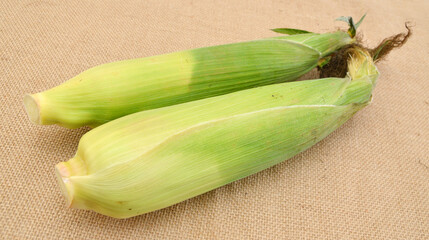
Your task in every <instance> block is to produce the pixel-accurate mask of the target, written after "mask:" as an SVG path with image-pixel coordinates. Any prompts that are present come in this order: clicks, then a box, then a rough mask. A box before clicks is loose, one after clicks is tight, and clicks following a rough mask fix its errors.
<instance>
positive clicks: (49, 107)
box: [24, 31, 354, 128]
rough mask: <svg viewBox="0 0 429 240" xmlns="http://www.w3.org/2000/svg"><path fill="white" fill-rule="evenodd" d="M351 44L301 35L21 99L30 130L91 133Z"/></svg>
mask: <svg viewBox="0 0 429 240" xmlns="http://www.w3.org/2000/svg"><path fill="white" fill-rule="evenodd" d="M352 42H354V39H352V38H350V36H349V35H348V34H347V33H345V32H341V31H338V32H334V33H326V34H316V33H307V34H300V35H292V36H282V37H275V38H268V39H262V40H256V41H249V42H242V43H234V44H228V45H220V46H213V47H206V48H199V49H192V50H187V51H182V52H176V53H171V54H165V55H159V56H153V57H147V58H141V59H132V60H125V61H119V62H114V63H108V64H103V65H100V66H97V67H94V68H91V69H89V70H87V71H85V72H82V73H81V74H79V75H77V76H76V77H74V78H72V79H70V80H68V81H66V82H65V83H63V84H61V85H59V86H57V87H54V88H52V89H50V90H47V91H44V92H41V93H37V94H32V95H27V96H25V98H24V104H25V107H26V109H27V113H28V115H29V117H30V119H31V120H32V121H33V122H35V123H37V124H59V125H62V126H64V127H67V128H76V127H81V126H85V125H88V126H93V127H94V126H98V125H101V124H103V123H106V122H108V121H111V120H113V119H116V118H119V117H121V116H125V115H128V114H131V113H135V112H138V111H143V110H148V109H154V108H160V107H165V106H170V105H175V104H179V103H184V102H189V101H193V100H198V99H203V98H208V97H213V96H218V95H223V94H227V93H231V92H235V91H238V90H243V89H249V88H253V87H257V86H264V85H268V84H273V83H280V82H287V81H292V80H295V79H297V78H298V77H300V76H301V75H303V74H304V73H306V72H308V71H310V70H311V69H313V68H314V67H315V66H317V64H318V61H319V60H321V59H322V58H323V57H325V56H327V55H329V54H331V53H332V52H334V51H335V50H337V49H339V48H341V47H343V46H344V45H347V44H350V43H352Z"/></svg>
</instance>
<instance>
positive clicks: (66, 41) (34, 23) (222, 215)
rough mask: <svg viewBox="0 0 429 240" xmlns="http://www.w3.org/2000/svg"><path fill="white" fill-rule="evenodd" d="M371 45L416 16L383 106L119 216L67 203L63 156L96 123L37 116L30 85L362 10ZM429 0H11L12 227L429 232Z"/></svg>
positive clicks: (6, 45) (130, 231) (8, 192)
mask: <svg viewBox="0 0 429 240" xmlns="http://www.w3.org/2000/svg"><path fill="white" fill-rule="evenodd" d="M365 12H368V15H367V18H366V19H365V21H364V22H363V24H362V25H361V27H360V29H359V30H360V32H362V33H363V35H364V39H365V43H366V44H368V45H369V46H374V45H375V44H377V43H378V42H379V41H380V40H381V39H382V38H383V37H386V36H390V35H392V34H395V33H399V32H402V31H404V30H405V28H404V22H405V21H407V20H411V21H413V22H414V23H415V25H416V26H415V27H414V36H413V37H412V38H411V39H410V41H409V42H408V43H407V44H406V45H405V46H403V47H402V48H401V49H397V50H395V51H394V52H392V53H391V54H390V55H389V56H388V57H387V59H386V60H385V61H384V62H381V63H380V64H379V65H378V67H379V70H380V72H381V77H380V79H379V82H378V85H377V88H376V90H375V94H374V101H373V104H372V105H370V106H369V107H367V108H365V109H364V110H362V111H361V112H359V113H358V114H357V115H355V116H354V117H353V118H352V119H351V120H350V121H349V122H347V123H346V124H345V125H344V126H343V127H341V128H340V129H338V130H337V131H335V132H334V133H333V134H331V135H330V136H329V137H327V138H326V139H325V140H323V141H322V142H320V143H319V144H317V145H316V146H314V147H313V148H311V149H310V150H308V151H306V152H304V153H302V154H299V155H298V156H296V157H294V158H292V159H290V160H288V161H286V162H284V163H282V164H279V165H277V166H275V167H273V168H270V169H268V170H266V171H263V172H261V173H258V174H255V175H253V176H251V177H248V178H246V179H243V180H241V181H238V182H235V183H232V184H230V185H228V186H225V187H222V188H219V189H217V190H214V191H211V192H209V193H207V194H204V195H202V196H199V197H196V198H193V199H191V200H188V201H186V202H183V203H180V204H177V205H175V206H172V207H169V208H167V209H163V210H160V211H156V212H153V213H149V214H146V215H142V216H138V217H134V218H131V219H126V220H116V219H113V218H109V217H105V216H102V215H100V214H96V213H94V212H89V211H83V210H74V209H68V208H67V207H66V205H65V201H64V199H63V197H62V196H61V193H60V190H59V187H58V186H57V183H56V178H55V175H54V165H55V164H56V163H58V162H59V161H64V160H67V159H68V158H70V157H71V156H72V155H73V154H74V152H75V150H76V146H77V143H78V141H79V138H80V137H81V136H82V134H84V133H85V132H86V131H87V130H88V129H78V130H68V129H64V128H61V127H57V126H36V125H34V124H32V123H30V121H29V120H28V119H27V116H26V114H25V111H24V108H23V104H22V99H23V95H24V94H25V93H34V92H38V91H42V90H45V89H48V88H51V87H53V86H55V85H58V84H60V83H62V82H64V81H65V80H67V79H69V78H71V77H73V76H74V75H76V74H78V73H80V72H81V71H83V70H85V69H88V68H90V67H92V66H95V65H98V64H102V63H106V62H111V61H117V60H121V59H128V58H136V57H145V56H151V55H156V54H162V53H168V52H173V51H178V50H184V49H189V48H195V47H203V46H210V45H216V44H224V43H231V42H239V41H245V40H253V39H258V38H263V37H270V36H276V35H277V34H276V33H273V32H270V31H269V29H270V28H275V27H296V28H302V29H307V30H310V31H315V32H326V31H332V30H335V29H336V28H338V27H345V25H344V24H343V23H340V22H334V21H333V19H335V18H336V17H338V16H340V15H346V16H349V15H351V16H354V17H355V18H358V17H360V16H361V15H363V14H364V13H365ZM428 13H429V2H428V1H425V0H414V1H385V0H380V1H362V0H360V1H319V0H313V1H268V0H267V1H250V0H249V1H235V0H234V1H209V0H207V1H206V0H204V1H197V0H195V1H192V0H180V1H179V0H177V1H176V0H174V1H159V0H158V1H157V0H153V1H137V0H135V1H119V0H118V1H116V0H96V1H89V0H88V1H54V0H43V1H36V0H32V1H19V0H15V1H12V0H1V2H0V87H1V88H0V93H1V94H0V97H1V108H0V111H1V118H0V185H1V187H0V239H429V120H428V119H429V78H428V76H429V71H428V66H427V64H428V62H429V52H428V49H429V40H428V39H429V30H428V24H429V17H428V15H429V14H428Z"/></svg>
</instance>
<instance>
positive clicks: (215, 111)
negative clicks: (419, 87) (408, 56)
mask: <svg viewBox="0 0 429 240" xmlns="http://www.w3.org/2000/svg"><path fill="white" fill-rule="evenodd" d="M352 53H353V54H352V57H351V58H350V59H349V62H348V65H349V66H348V67H349V74H348V76H347V77H345V78H325V79H317V80H307V81H299V82H289V83H281V84H275V85H269V86H264V87H258V88H254V89H248V90H243V91H239V92H235V93H230V94H227V95H222V96H218V97H212V98H207V99H202V100H198V101H193V102H188V103H184V104H179V105H174V106H169V107H164V108H158V109H153V110H149V111H144V112H139V113H135V114H131V115H128V116H126V117H123V118H120V119H117V120H114V121H111V122H109V123H107V124H105V125H102V126H100V127H97V128H95V129H93V130H91V131H89V132H88V133H86V134H85V135H84V136H83V137H82V139H81V141H80V142H79V147H78V151H77V153H76V155H75V156H74V157H73V158H72V159H71V160H69V161H68V162H62V163H59V164H58V165H57V166H56V171H57V176H58V180H59V183H60V185H61V188H62V191H63V194H64V196H65V197H66V199H67V201H68V204H69V205H70V206H71V207H74V208H80V209H90V210H94V211H96V212H98V213H101V214H104V215H108V216H111V217H115V218H128V217H132V216H136V215H139V214H143V213H147V212H151V211H154V210H157V209H161V208H164V207H168V206H170V205H172V204H175V203H178V202H181V201H184V200H186V199H189V198H191V197H194V196H197V195H199V194H202V193H205V192H207V191H210V190H212V189H215V188H217V187H220V186H223V185H225V184H228V183H230V182H233V181H235V180H238V179H240V178H243V177H246V176H249V175H251V174H254V173H256V172H259V171H261V170H263V169H266V168H268V167H270V166H273V165H275V164H277V163H279V162H282V161H284V160H286V159H288V158H290V157H292V156H294V155H296V154H297V153H299V152H302V151H304V150H305V149H307V148H309V147H311V146H312V145H314V144H315V143H317V142H318V141H320V140H321V139H323V138H324V137H326V136H327V135H328V134H329V133H331V132H332V131H334V130H335V129H337V128H338V127H339V126H340V125H342V124H343V123H344V122H346V121H347V120H348V119H349V118H350V117H351V116H352V115H353V114H354V113H356V112H357V111H358V110H360V109H362V108H363V107H365V106H366V105H367V104H368V103H369V102H370V99H371V94H372V90H373V87H374V86H375V83H376V80H377V77H378V71H377V69H376V67H375V65H374V63H373V61H372V59H371V57H370V56H369V54H368V53H367V52H366V51H365V50H361V49H358V48H356V49H354V50H353V51H352Z"/></svg>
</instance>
